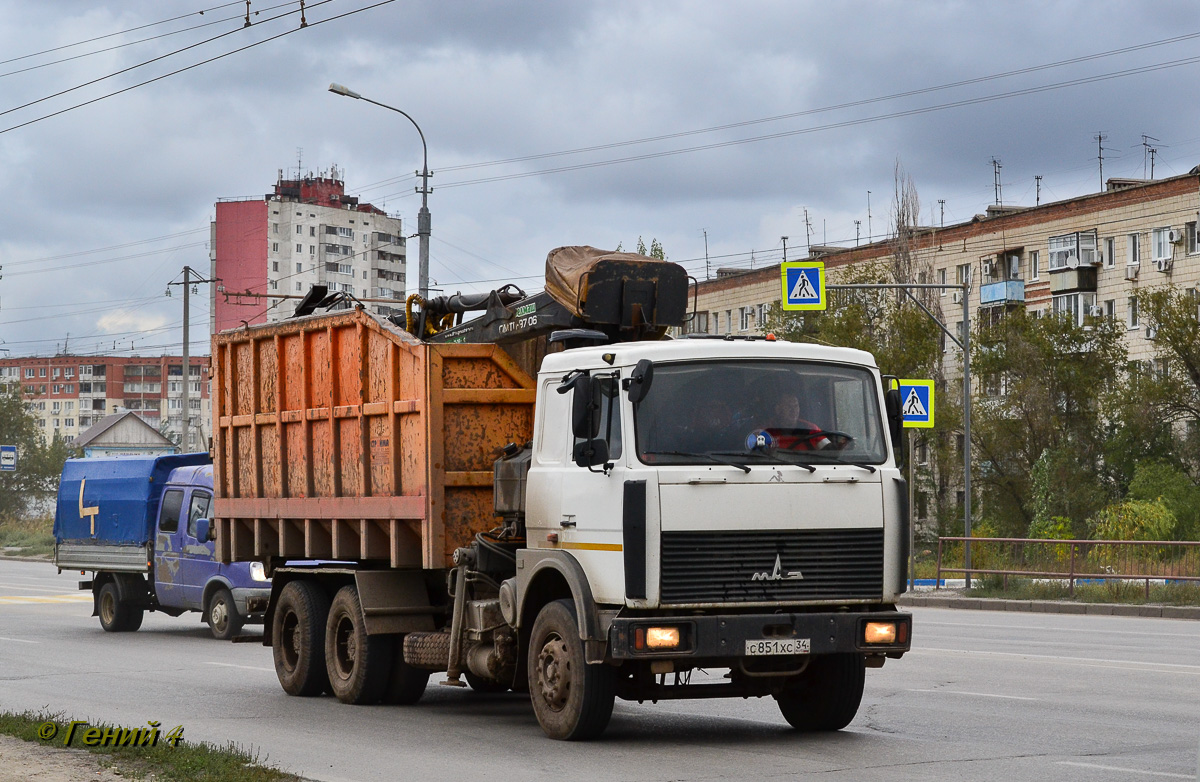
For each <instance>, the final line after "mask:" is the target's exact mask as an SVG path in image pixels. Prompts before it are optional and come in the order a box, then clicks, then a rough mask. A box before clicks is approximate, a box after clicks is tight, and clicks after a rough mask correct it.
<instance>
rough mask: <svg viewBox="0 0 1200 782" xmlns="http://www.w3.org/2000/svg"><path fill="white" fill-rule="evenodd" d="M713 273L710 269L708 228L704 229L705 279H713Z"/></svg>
mask: <svg viewBox="0 0 1200 782" xmlns="http://www.w3.org/2000/svg"><path fill="white" fill-rule="evenodd" d="M711 277H712V274H711V273H710V272H709V269H708V229H707V228H705V229H704V279H706V280H707V279H711Z"/></svg>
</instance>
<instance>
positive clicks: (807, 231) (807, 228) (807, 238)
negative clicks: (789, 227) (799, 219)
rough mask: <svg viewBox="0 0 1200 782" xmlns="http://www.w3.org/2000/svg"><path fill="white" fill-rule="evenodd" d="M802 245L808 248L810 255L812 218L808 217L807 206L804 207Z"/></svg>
mask: <svg viewBox="0 0 1200 782" xmlns="http://www.w3.org/2000/svg"><path fill="white" fill-rule="evenodd" d="M804 246H805V247H806V248H808V254H809V255H812V220H809V219H808V207H807V206H806V207H804Z"/></svg>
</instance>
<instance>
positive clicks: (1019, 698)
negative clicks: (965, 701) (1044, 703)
mask: <svg viewBox="0 0 1200 782" xmlns="http://www.w3.org/2000/svg"><path fill="white" fill-rule="evenodd" d="M908 692H943V693H946V694H947V695H973V696H975V697H977V698H1004V699H1005V700H1009V701H1036V700H1041V699H1040V698H1027V697H1024V696H1021V695H995V694H993V693H990V692H965V691H963V690H908Z"/></svg>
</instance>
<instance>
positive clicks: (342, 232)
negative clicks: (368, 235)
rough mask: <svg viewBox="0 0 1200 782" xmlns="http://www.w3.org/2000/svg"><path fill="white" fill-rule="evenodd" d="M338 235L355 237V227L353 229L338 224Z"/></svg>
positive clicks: (349, 237)
mask: <svg viewBox="0 0 1200 782" xmlns="http://www.w3.org/2000/svg"><path fill="white" fill-rule="evenodd" d="M337 235H338V236H344V237H346V238H347V239H354V229H353V228H344V227H342V226H338V229H337Z"/></svg>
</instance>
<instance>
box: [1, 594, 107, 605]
mask: <svg viewBox="0 0 1200 782" xmlns="http://www.w3.org/2000/svg"><path fill="white" fill-rule="evenodd" d="M90 602H92V596H91V595H88V594H77V595H47V596H46V597H30V596H27V595H5V596H4V597H0V605H27V604H30V603H58V604H59V605H62V604H64V603H90Z"/></svg>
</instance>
